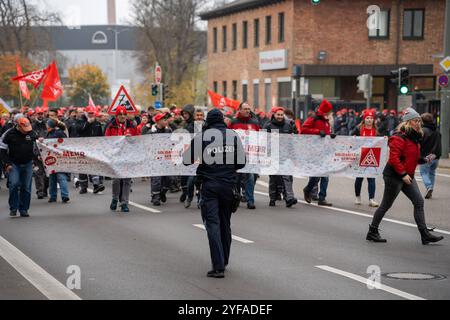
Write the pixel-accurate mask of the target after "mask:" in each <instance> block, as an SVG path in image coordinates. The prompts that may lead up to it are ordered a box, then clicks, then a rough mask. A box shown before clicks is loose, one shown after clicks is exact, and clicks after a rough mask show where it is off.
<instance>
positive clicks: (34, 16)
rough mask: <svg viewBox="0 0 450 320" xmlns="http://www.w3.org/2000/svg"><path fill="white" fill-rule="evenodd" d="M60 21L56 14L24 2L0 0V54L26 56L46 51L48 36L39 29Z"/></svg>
mask: <svg viewBox="0 0 450 320" xmlns="http://www.w3.org/2000/svg"><path fill="white" fill-rule="evenodd" d="M60 21H61V20H60V18H59V16H58V15H57V14H56V13H52V12H46V11H41V10H39V9H38V8H37V7H36V6H34V5H32V4H30V3H27V1H26V0H0V31H1V33H2V35H1V37H0V54H7V53H12V54H14V53H17V52H18V53H20V54H21V55H23V56H28V55H29V54H31V53H34V52H36V51H38V50H39V49H42V48H47V49H48V48H49V46H50V36H49V34H48V33H46V32H42V30H39V29H41V28H39V27H40V26H45V25H50V24H56V23H60ZM42 29H43V28H42ZM37 32H38V33H37ZM37 34H38V35H39V36H37Z"/></svg>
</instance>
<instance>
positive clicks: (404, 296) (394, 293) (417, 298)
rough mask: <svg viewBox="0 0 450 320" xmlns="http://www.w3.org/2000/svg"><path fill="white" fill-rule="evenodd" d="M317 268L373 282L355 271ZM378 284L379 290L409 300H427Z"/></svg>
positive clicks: (327, 267)
mask: <svg viewBox="0 0 450 320" xmlns="http://www.w3.org/2000/svg"><path fill="white" fill-rule="evenodd" d="M316 268H319V269H321V270H324V271H328V272H331V273H334V274H337V275H340V276H343V277H346V278H348V279H352V280H355V281H358V282H361V283H364V284H366V285H368V284H369V282H371V281H369V279H366V278H364V277H361V276H358V275H356V274H353V273H350V272H347V271H343V270H339V269H336V268H333V267H329V266H316ZM378 285H379V288H377V290H383V291H386V292H389V293H391V294H393V295H396V296H399V297H402V298H404V299H407V300H426V299H424V298H422V297H419V296H415V295H413V294H410V293H407V292H404V291H401V290H398V289H395V288H392V287H389V286H386V285H384V284H378Z"/></svg>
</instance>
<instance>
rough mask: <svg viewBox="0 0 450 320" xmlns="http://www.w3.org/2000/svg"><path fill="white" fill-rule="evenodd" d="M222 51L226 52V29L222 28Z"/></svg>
mask: <svg viewBox="0 0 450 320" xmlns="http://www.w3.org/2000/svg"><path fill="white" fill-rule="evenodd" d="M222 50H223V52H225V51H227V27H226V26H223V27H222Z"/></svg>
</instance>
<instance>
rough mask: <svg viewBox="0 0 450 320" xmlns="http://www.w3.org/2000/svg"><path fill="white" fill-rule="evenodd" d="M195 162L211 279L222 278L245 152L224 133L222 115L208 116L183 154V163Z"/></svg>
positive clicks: (230, 133)
mask: <svg viewBox="0 0 450 320" xmlns="http://www.w3.org/2000/svg"><path fill="white" fill-rule="evenodd" d="M195 161H199V162H200V165H199V167H198V169H197V176H198V177H199V179H201V180H202V190H201V210H202V218H203V221H204V224H205V227H206V231H207V234H208V240H209V248H210V254H211V260H212V270H211V271H209V272H208V273H207V276H208V277H211V278H224V277H225V274H224V272H225V268H226V266H227V265H228V262H229V257H230V249H231V214H232V211H233V203H234V202H235V198H234V194H236V192H237V191H234V189H235V186H236V182H237V173H236V171H237V170H240V169H242V168H244V167H245V163H246V159H245V152H244V148H243V146H242V143H241V140H240V138H239V136H238V135H237V134H236V133H235V132H233V131H232V130H227V126H226V124H225V122H224V117H223V114H222V112H221V111H220V110H217V109H214V110H211V111H210V112H209V113H208V116H207V119H206V126H205V129H204V131H203V133H201V134H198V135H197V136H196V137H195V138H194V139H193V141H192V142H191V146H190V148H189V149H188V150H187V151H186V152H185V154H184V164H185V165H191V164H194V162H195Z"/></svg>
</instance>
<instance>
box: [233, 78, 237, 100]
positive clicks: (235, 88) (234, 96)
mask: <svg viewBox="0 0 450 320" xmlns="http://www.w3.org/2000/svg"><path fill="white" fill-rule="evenodd" d="M237 84H238V82H237V81H233V93H232V94H233V100H237V98H238V97H237Z"/></svg>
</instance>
